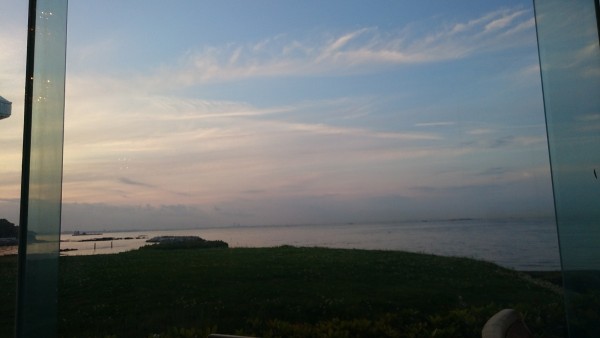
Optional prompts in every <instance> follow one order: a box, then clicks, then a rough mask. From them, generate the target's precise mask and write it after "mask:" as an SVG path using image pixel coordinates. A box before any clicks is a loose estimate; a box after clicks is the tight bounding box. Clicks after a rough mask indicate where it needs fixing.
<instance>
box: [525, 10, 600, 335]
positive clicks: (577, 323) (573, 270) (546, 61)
mask: <svg viewBox="0 0 600 338" xmlns="http://www.w3.org/2000/svg"><path fill="white" fill-rule="evenodd" d="M595 3H596V1H593V0H589V1H559V0H555V1H550V0H548V1H536V2H535V9H536V19H537V28H538V40H539V54H540V61H541V69H542V80H543V88H544V103H545V108H546V121H547V128H548V141H549V146H550V158H551V164H552V177H553V185H554V198H555V205H556V215H557V224H558V232H559V239H560V252H561V260H562V268H563V274H564V286H565V291H566V305H567V310H568V312H567V313H568V319H569V329H570V335H571V336H572V337H598V336H600V317H599V314H600V246H599V245H598V244H599V243H600V207H599V206H600V204H599V203H600V177H599V175H600V151H599V149H600V95H599V93H600V49H599V42H598V41H599V37H598V30H597V27H598V26H597V8H596V6H595Z"/></svg>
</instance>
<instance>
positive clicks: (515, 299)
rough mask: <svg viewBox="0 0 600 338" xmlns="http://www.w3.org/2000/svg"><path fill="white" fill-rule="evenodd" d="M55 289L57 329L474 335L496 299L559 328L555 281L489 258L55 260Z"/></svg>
mask: <svg viewBox="0 0 600 338" xmlns="http://www.w3.org/2000/svg"><path fill="white" fill-rule="evenodd" d="M0 267H1V269H2V275H0V287H2V289H1V290H2V293H3V295H2V297H3V298H2V299H3V300H4V301H3V302H2V304H0V307H2V308H1V309H0V315H2V316H3V319H0V320H1V321H0V332H11V330H12V322H11V321H10V320H8V319H7V318H10V314H11V313H12V312H14V307H13V305H12V304H10V301H12V300H13V299H14V275H16V259H15V258H14V257H0ZM11 274H12V275H11ZM59 287H60V289H59V336H60V337H206V335H207V334H208V333H212V332H219V333H227V334H239V335H248V336H261V337H480V335H481V333H480V332H481V328H482V326H483V325H484V323H485V322H486V321H487V319H488V318H489V317H491V316H492V315H493V314H494V313H496V312H497V311H499V310H501V309H503V308H515V309H517V310H519V311H520V312H521V313H522V314H523V315H524V317H525V322H526V323H527V325H528V326H529V327H530V329H531V330H532V331H533V332H535V333H536V336H537V337H563V336H564V335H565V321H564V314H563V305H562V296H561V295H560V289H559V288H558V287H556V286H553V285H552V284H550V283H547V282H545V281H543V280H540V279H537V278H532V277H531V276H528V275H525V274H523V273H518V272H515V271H512V270H508V269H504V268H501V267H499V266H497V265H495V264H492V263H487V262H481V261H476V260H471V259H466V258H451V257H439V256H433V255H426V254H414V253H406V252H397V251H374V250H349V249H325V248H297V247H289V246H284V247H277V248H211V249H201V248H190V247H186V248H180V249H178V248H172V247H170V248H169V250H137V251H132V252H126V253H121V254H115V255H96V256H71V257H61V258H60V281H59ZM8 336H10V334H9V335H8Z"/></svg>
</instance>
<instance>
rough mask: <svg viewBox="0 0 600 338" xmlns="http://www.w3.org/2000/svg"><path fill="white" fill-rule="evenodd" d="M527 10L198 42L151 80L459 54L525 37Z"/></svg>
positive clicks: (316, 70) (370, 65)
mask: <svg viewBox="0 0 600 338" xmlns="http://www.w3.org/2000/svg"><path fill="white" fill-rule="evenodd" d="M527 14H531V13H529V12H528V11H525V10H517V9H512V10H500V11H495V12H491V13H487V14H485V15H483V16H482V17H480V18H477V19H473V20H469V21H466V22H457V23H455V24H452V25H448V24H445V25H440V24H438V26H437V27H436V28H433V31H434V32H433V33H426V34H422V33H420V34H419V33H415V32H414V30H410V29H404V30H400V31H385V30H382V29H380V28H377V27H363V28H359V29H356V30H353V31H348V32H343V33H340V34H338V35H333V36H332V35H331V34H323V35H320V36H319V35H317V36H311V37H309V38H304V39H302V40H299V39H295V38H291V37H287V36H285V35H279V36H277V37H273V38H267V39H264V40H261V41H258V42H255V43H249V44H225V45H221V46H204V47H200V48H199V49H197V50H190V51H189V52H188V53H186V55H185V56H183V57H182V58H181V60H180V61H179V62H178V64H177V65H176V66H165V67H163V68H162V69H161V70H160V71H159V72H158V73H157V74H156V75H155V76H154V80H152V82H153V83H156V82H158V81H168V82H169V83H171V85H180V86H181V85H183V86H189V85H194V84H202V83H207V82H215V81H216V82H220V81H233V80H236V79H243V78H250V77H273V76H307V75H308V76H309V75H315V74H320V75H322V74H347V73H357V72H359V73H362V72H366V71H373V70H378V69H381V68H382V67H393V66H400V65H409V64H419V63H431V62H439V61H447V60H453V59H459V58H465V57H468V56H470V55H474V54H477V53H482V52H486V51H489V50H494V49H497V48H510V47H511V46H515V45H518V44H521V45H522V44H524V43H526V41H527V40H525V39H523V33H524V32H525V31H527V30H529V32H531V30H532V29H533V21H532V20H531V19H530V15H527ZM428 24H431V23H428ZM448 26H450V27H451V28H450V29H448ZM429 31H431V29H430V30H429Z"/></svg>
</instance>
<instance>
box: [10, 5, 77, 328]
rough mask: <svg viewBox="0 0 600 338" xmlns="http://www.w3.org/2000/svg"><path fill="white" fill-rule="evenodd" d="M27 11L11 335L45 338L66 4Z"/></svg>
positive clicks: (52, 287) (53, 267)
mask: <svg viewBox="0 0 600 338" xmlns="http://www.w3.org/2000/svg"><path fill="white" fill-rule="evenodd" d="M30 11H34V13H35V42H34V43H33V44H32V43H31V42H32V41H29V45H28V49H29V53H31V52H32V51H35V53H34V55H33V59H28V65H27V67H28V71H27V76H28V79H27V81H28V89H27V90H28V92H27V93H26V95H27V100H31V101H29V102H27V103H26V106H28V107H30V109H31V110H30V111H28V108H26V123H25V128H26V131H25V141H24V156H23V158H24V159H23V163H24V166H23V168H24V172H23V177H24V179H23V188H22V191H23V195H22V206H21V222H20V224H21V226H22V229H25V228H26V229H27V232H26V233H24V231H22V232H21V236H22V238H21V246H20V258H19V259H20V266H19V269H20V271H19V278H20V279H19V290H18V294H19V296H18V297H19V299H18V305H17V306H18V313H17V335H18V336H19V337H51V336H54V335H56V327H57V323H56V318H57V317H56V306H57V273H58V256H59V244H60V217H61V215H60V214H61V213H60V210H61V188H62V187H61V183H62V149H63V147H62V145H63V113H64V83H65V51H66V20H67V1H66V0H64V1H50V0H40V1H37V4H36V1H33V2H32V7H30ZM32 13H33V12H32ZM32 13H30V30H31V27H32V22H31V15H32ZM29 39H31V36H30V37H29ZM33 48H34V49H33ZM30 55H31V54H30ZM32 61H33V63H31V62H32ZM29 114H30V115H29ZM29 128H30V139H28V138H27V135H28V132H29V130H28V129H29Z"/></svg>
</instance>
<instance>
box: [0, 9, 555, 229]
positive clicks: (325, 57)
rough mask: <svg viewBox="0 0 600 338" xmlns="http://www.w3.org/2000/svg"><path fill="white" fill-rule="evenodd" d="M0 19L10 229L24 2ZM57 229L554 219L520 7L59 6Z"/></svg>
mask: <svg viewBox="0 0 600 338" xmlns="http://www.w3.org/2000/svg"><path fill="white" fill-rule="evenodd" d="M4 7H5V9H3V11H2V13H0V41H2V43H3V44H4V46H7V48H2V49H0V95H1V96H3V97H5V98H7V99H8V100H10V101H12V102H13V116H12V117H11V118H9V119H6V120H2V121H0V144H2V155H1V156H2V157H1V158H2V160H1V163H0V217H4V218H8V219H9V220H11V221H13V222H15V223H16V221H17V220H18V200H19V192H20V190H19V189H20V188H19V184H20V161H21V155H20V152H21V144H22V136H21V134H22V111H23V104H22V101H23V88H24V81H23V79H24V68H25V67H24V60H25V33H26V14H27V13H26V10H27V8H26V4H24V1H17V0H8V1H7V3H5V4H4ZM68 21H69V22H68V25H69V26H68V47H67V78H66V107H65V145H64V182H63V230H111V229H177V228H194V227H212V226H229V225H277V224H321V223H347V222H353V223H356V222H384V221H386V222H387V221H402V220H421V219H448V218H462V217H486V218H496V217H527V216H551V215H552V214H553V209H552V193H551V191H552V190H551V184H550V173H549V163H548V151H547V143H546V136H545V135H546V134H545V124H544V109H543V101H542V91H541V84H540V75H539V66H538V55H537V45H536V35H535V23H534V19H533V9H532V8H531V1H461V2H452V3H450V2H443V1H413V2H405V1H379V2H372V1H369V2H367V1H328V2H326V3H323V2H321V1H286V2H283V1H282V2H273V1H252V2H250V1H218V2H210V3H209V2H205V1H178V2H165V1H133V0H132V1H116V0H109V1H98V0H80V1H70V3H69V19H68Z"/></svg>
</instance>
